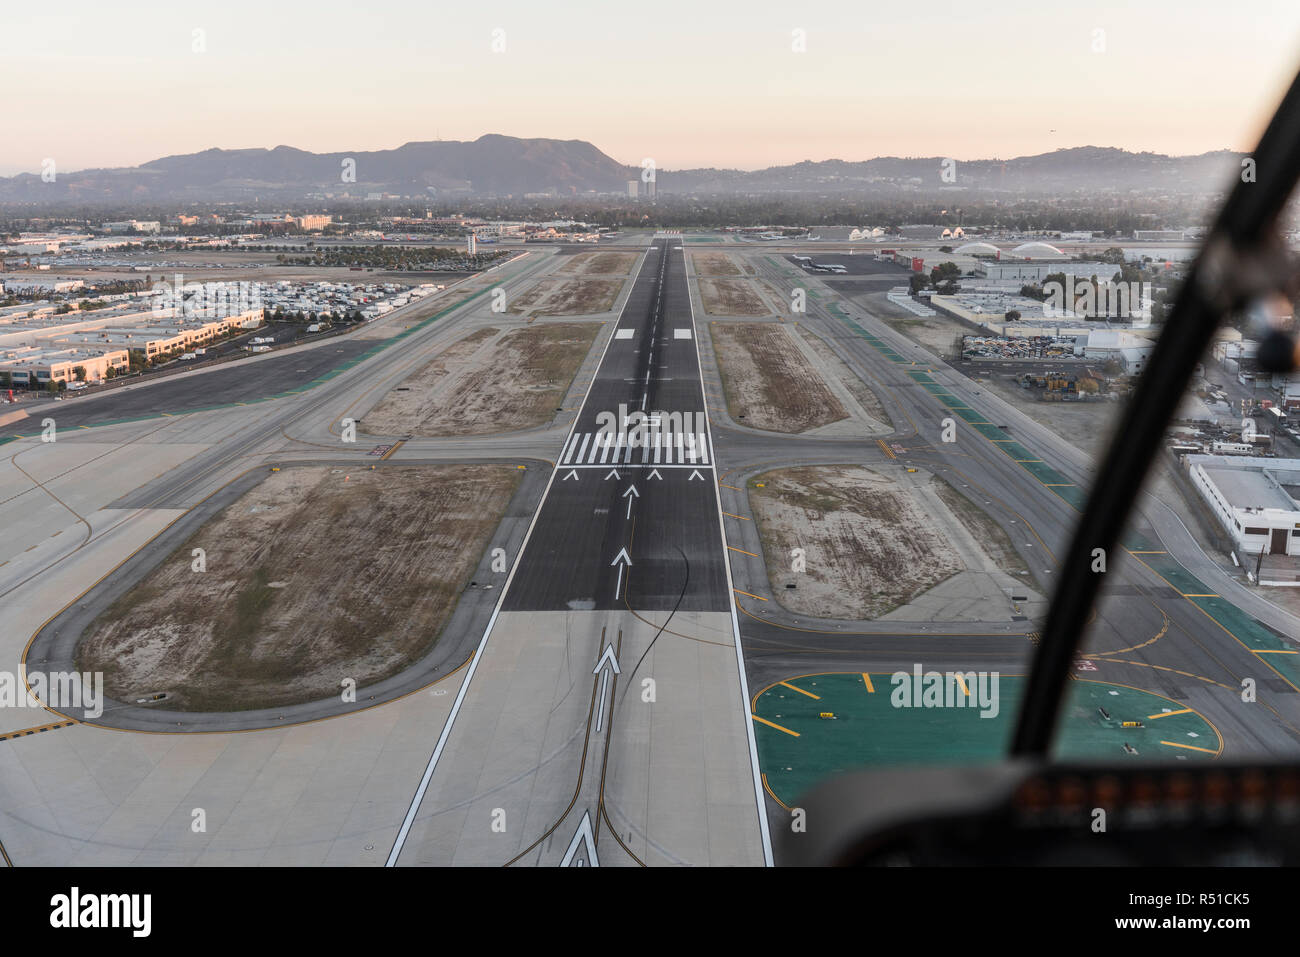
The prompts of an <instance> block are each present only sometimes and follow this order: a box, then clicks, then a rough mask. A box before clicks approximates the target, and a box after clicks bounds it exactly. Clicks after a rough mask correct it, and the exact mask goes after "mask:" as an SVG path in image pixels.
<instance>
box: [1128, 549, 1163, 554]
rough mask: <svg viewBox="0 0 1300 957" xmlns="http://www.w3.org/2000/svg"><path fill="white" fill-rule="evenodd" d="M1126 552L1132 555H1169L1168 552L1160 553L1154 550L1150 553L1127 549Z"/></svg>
mask: <svg viewBox="0 0 1300 957" xmlns="http://www.w3.org/2000/svg"><path fill="white" fill-rule="evenodd" d="M1126 551H1127V552H1128V553H1129V554H1130V555H1168V554H1169V553H1168V552H1160V551H1155V550H1152V551H1149V552H1141V551H1134V550H1133V549H1131V548H1129V549H1126Z"/></svg>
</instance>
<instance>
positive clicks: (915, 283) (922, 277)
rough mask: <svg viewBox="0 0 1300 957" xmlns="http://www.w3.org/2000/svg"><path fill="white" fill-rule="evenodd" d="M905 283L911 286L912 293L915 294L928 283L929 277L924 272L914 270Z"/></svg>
mask: <svg viewBox="0 0 1300 957" xmlns="http://www.w3.org/2000/svg"><path fill="white" fill-rule="evenodd" d="M907 284H908V285H909V286H910V287H911V290H912V295H914V296H915V295H916V294H917V293H918V292H920V291H921V290H922V289H924V288H925V287H926V286H928V285H930V277H929V276H927V275H926V274H925V273H920V272H914V273H912V275H911V276H910V277H908V280H907Z"/></svg>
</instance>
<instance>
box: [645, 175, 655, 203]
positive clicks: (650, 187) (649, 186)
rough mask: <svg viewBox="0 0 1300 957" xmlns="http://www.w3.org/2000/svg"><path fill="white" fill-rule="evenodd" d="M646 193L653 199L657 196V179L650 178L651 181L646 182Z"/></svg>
mask: <svg viewBox="0 0 1300 957" xmlns="http://www.w3.org/2000/svg"><path fill="white" fill-rule="evenodd" d="M645 194H646V196H648V197H649V198H650V199H651V200H653V199H654V198H655V181H654V180H650V182H648V183H646V184H645Z"/></svg>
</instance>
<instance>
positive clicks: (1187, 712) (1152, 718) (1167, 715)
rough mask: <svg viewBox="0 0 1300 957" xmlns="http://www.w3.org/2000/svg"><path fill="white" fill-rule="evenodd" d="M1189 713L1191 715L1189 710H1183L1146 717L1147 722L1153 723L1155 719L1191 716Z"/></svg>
mask: <svg viewBox="0 0 1300 957" xmlns="http://www.w3.org/2000/svg"><path fill="white" fill-rule="evenodd" d="M1191 713H1192V709H1191V708H1184V709H1183V710H1182V711H1161V712H1160V713H1159V714H1149V715H1147V720H1148V721H1154V720H1155V719H1156V718H1168V717H1169V716H1171V715H1175V714H1191Z"/></svg>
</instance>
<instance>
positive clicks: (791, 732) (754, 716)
mask: <svg viewBox="0 0 1300 957" xmlns="http://www.w3.org/2000/svg"><path fill="white" fill-rule="evenodd" d="M750 717H751V718H753V719H754V720H755V721H757V722H759V723H760V724H765V725H767V726H768V727H769V728H776V730H778V731H784V732H785V733H786V734H789V735H793V736H794V737H796V738H797V737H799V732H798V731H791V730H790V729H789V728H783V727H781V726H780V725H779V724H774V723H773V722H771V721H768V720H767V718H760V717H759V716H758V715H756V714H751V715H750Z"/></svg>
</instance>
